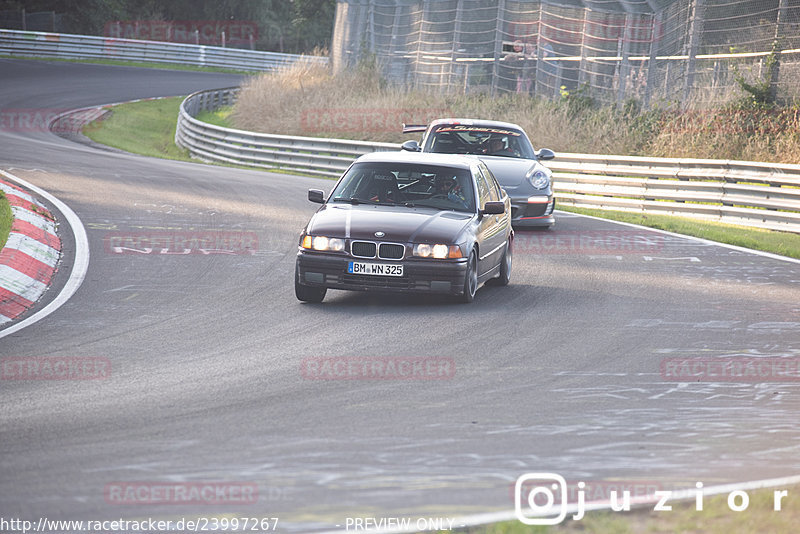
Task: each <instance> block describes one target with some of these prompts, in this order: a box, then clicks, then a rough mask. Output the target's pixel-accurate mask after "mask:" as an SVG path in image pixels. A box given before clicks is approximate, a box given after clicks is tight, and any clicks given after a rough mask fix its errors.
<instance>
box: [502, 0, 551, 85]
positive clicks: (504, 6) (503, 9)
mask: <svg viewBox="0 0 800 534" xmlns="http://www.w3.org/2000/svg"><path fill="white" fill-rule="evenodd" d="M540 9H541V7H540ZM505 10H506V0H499V1H498V2H497V24H495V30H494V62H493V63H492V65H493V68H492V89H491V95H492V96H495V95H496V94H497V82H498V80H499V78H500V58H501V57H502V53H503V33H502V32H503V19H504V15H503V12H504V11H505Z"/></svg>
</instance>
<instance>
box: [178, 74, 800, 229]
mask: <svg viewBox="0 0 800 534" xmlns="http://www.w3.org/2000/svg"><path fill="white" fill-rule="evenodd" d="M236 92H237V89H236V88H228V89H218V90H211V91H200V92H197V93H194V94H192V95H190V96H189V97H187V98H186V99H185V100H184V101H183V103H182V104H181V108H180V112H179V117H178V126H177V130H176V132H175V142H176V143H177V144H178V145H179V146H182V147H184V148H186V149H188V150H189V152H190V154H191V155H192V156H193V157H196V158H199V159H202V160H206V161H217V162H225V163H235V164H238V165H245V166H252V167H261V168H267V169H274V170H289V171H296V172H302V173H306V174H317V175H324V176H339V175H340V174H341V173H342V172H343V171H344V170H345V169H347V167H348V166H349V165H350V163H351V162H352V161H353V160H354V159H355V158H357V157H358V156H360V155H362V154H366V153H369V152H375V151H388V150H399V149H400V145H398V144H394V143H370V142H367V141H348V140H343V139H322V138H314V137H293V136H283V135H272V134H262V133H254V132H246V131H242V130H233V129H230V128H223V127H221V126H215V125H212V124H207V123H204V122H202V121H198V120H197V119H196V118H195V116H196V115H197V114H198V113H199V112H200V111H201V110H214V109H216V108H217V107H219V106H224V105H231V104H232V103H233V101H234V99H235V96H236ZM398 127H399V125H398ZM547 166H548V167H549V168H550V169H552V170H553V181H554V184H555V191H556V195H557V198H558V201H559V203H561V204H563V205H570V206H576V207H586V208H599V209H611V210H621V211H635V212H644V213H660V214H667V215H679V216H685V217H695V218H702V219H706V220H713V221H719V222H725V223H731V224H740V225H743V226H754V227H759V228H768V229H773V230H783V231H788V232H797V233H800V165H789V164H779V163H756V162H745V161H724V160H703V159H675V158H643V157H633V156H603V155H597V154H568V153H559V154H558V155H557V157H556V159H555V160H552V161H548V162H547Z"/></svg>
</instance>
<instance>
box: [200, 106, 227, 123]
mask: <svg viewBox="0 0 800 534" xmlns="http://www.w3.org/2000/svg"><path fill="white" fill-rule="evenodd" d="M231 113H233V106H226V107H223V108H219V109H218V110H216V111H206V110H203V111H201V112H200V113H198V114H197V117H196V119H197V120H199V121H202V122H206V123H208V124H213V125H214V126H222V127H223V128H236V126H234V124H233V122H232V121H231V119H230V116H231Z"/></svg>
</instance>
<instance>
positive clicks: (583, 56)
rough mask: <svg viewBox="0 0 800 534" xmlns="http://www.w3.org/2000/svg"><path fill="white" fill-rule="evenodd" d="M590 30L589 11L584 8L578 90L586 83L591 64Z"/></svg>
mask: <svg viewBox="0 0 800 534" xmlns="http://www.w3.org/2000/svg"><path fill="white" fill-rule="evenodd" d="M588 29H589V9H587V8H583V31H582V32H581V61H580V63H579V64H578V88H579V89H580V87H581V85H583V84H584V83H586V76H587V72H586V68H587V66H588V65H589V62H588V61H586V31H587V30H588Z"/></svg>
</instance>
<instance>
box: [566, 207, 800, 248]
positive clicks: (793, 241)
mask: <svg viewBox="0 0 800 534" xmlns="http://www.w3.org/2000/svg"><path fill="white" fill-rule="evenodd" d="M556 207H557V208H558V209H560V210H563V211H570V212H573V213H580V214H583V215H592V216H594V217H600V218H602V219H610V220H613V221H621V222H627V223H632V224H638V225H641V226H647V227H649V228H658V229H659V230H666V231H668V232H674V233H676V234H683V235H691V236H694V237H700V238H703V239H708V240H710V241H718V242H720V243H727V244H728V245H736V246H739V247H744V248H750V249H753V250H761V251H764V252H772V253H773V254H780V255H781V256H788V257H790V258H797V259H800V235H798V234H793V233H791V232H777V231H773V230H762V229H760V228H750V227H747V226H737V225H733V224H723V223H717V222H711V221H701V220H697V219H689V218H686V217H675V216H673V215H653V214H646V213H629V212H625V211H607V210H598V209H586V208H575V207H572V206H563V205H558V204H557V206H556Z"/></svg>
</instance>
